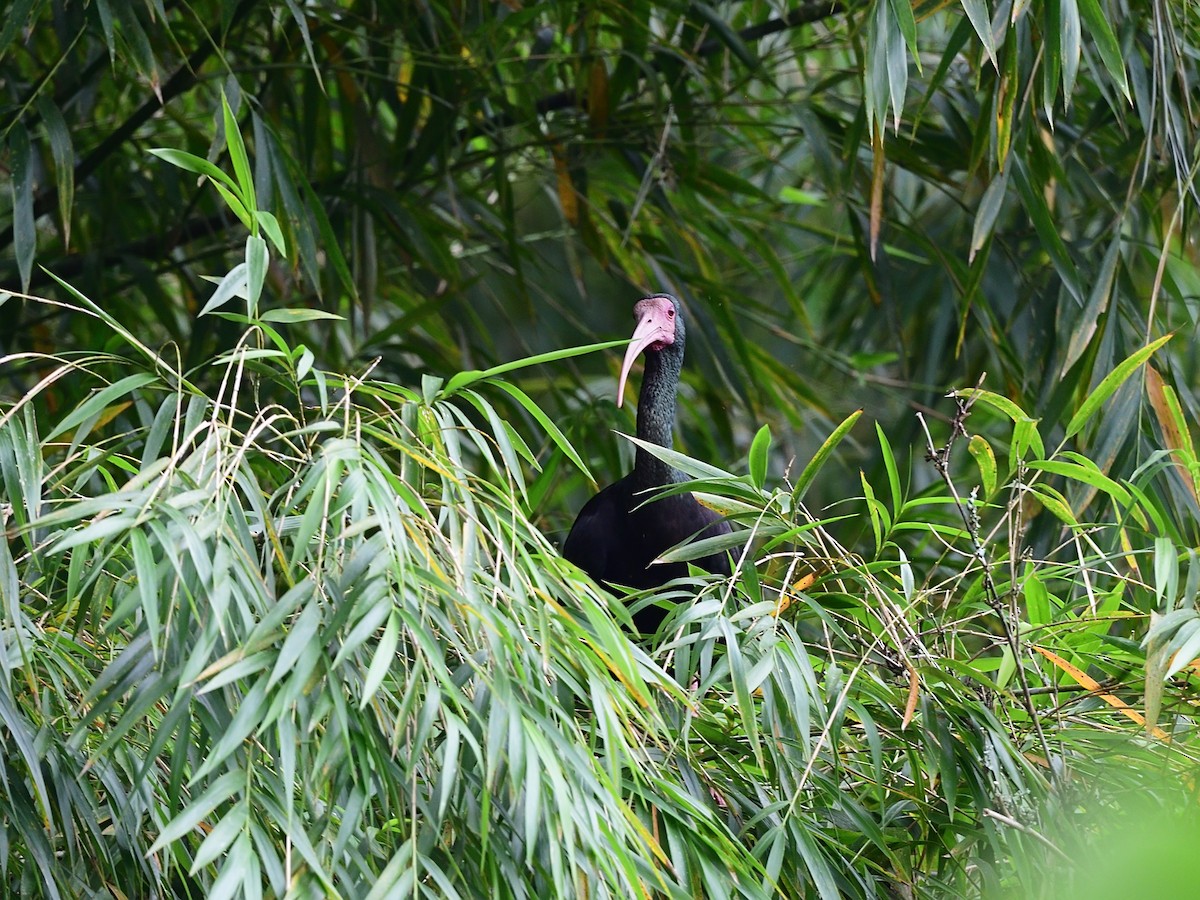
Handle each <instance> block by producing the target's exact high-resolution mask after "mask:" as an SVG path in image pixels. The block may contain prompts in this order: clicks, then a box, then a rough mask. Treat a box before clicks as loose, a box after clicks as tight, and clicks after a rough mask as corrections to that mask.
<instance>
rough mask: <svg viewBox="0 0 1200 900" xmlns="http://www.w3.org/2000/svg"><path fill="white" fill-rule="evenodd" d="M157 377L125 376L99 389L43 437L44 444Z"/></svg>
mask: <svg viewBox="0 0 1200 900" xmlns="http://www.w3.org/2000/svg"><path fill="white" fill-rule="evenodd" d="M158 380H159V379H158V376H157V375H153V374H151V373H149V372H138V373H137V374H135V375H126V376H125V377H124V378H122V379H121V380H120V381H115V382H113V383H112V384H110V385H108V386H107V387H105V388H102V389H100V390H99V391H97V392H96V393H94V394H92V395H91V396H90V397H89V398H88V399H87V400H86V401H84V402H83V403H81V404H80V405H79V406H77V407H75V409H73V410H71V412H70V413H68V414H67V415H66V416H64V417H63V419H62V420H61V421H60V422H59V423H58V424H57V425H56V426H55V427H54V428H52V429H51V430H50V432H49V434H47V435H46V437H45V442H46V443H49V442H50V441H53V440H54V439H55V438H56V437H58V436H59V435H62V434H66V433H67V432H68V431H72V430H73V429H75V428H78V427H79V426H80V425H82V424H83V423H84V422H86V421H87V420H88V419H90V418H92V417H93V416H98V415H100V414H101V413H102V412H103V411H104V410H105V409H106V408H108V407H109V406H110V405H112V404H113V403H114V402H116V401H117V400H118V399H123V398H124V397H125V396H126V395H128V394H132V393H133V392H134V391H136V390H138V389H139V388H143V387H145V386H146V385H148V384H153V383H154V382H156V381H158Z"/></svg>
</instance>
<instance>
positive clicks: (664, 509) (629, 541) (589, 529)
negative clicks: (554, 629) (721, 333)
mask: <svg viewBox="0 0 1200 900" xmlns="http://www.w3.org/2000/svg"><path fill="white" fill-rule="evenodd" d="M634 315H635V317H636V318H637V320H638V325H637V329H636V330H635V331H634V333H633V338H632V339H631V340H630V343H629V349H628V350H627V351H626V353H625V360H624V362H623V364H622V366H621V377H620V383H619V387H618V391H617V405H618V406H619V405H621V402H622V401H623V399H624V395H625V381H626V378H627V377H628V375H629V370H630V368H632V366H633V363H634V361H635V360H636V359H637V357H638V356H639V355H640V354H641V353H642V352H643V351H644V352H645V355H646V371H645V374H644V375H643V377H642V390H641V394H640V395H639V398H638V413H637V435H638V437H639V438H641V439H642V440H644V441H646V442H648V443H654V444H658V445H660V446H662V447H670V446H671V444H672V430H673V428H674V425H675V392H676V389H677V387H678V385H679V373H680V370H681V369H682V367H683V349H684V343H685V329H684V323H683V310H682V308H681V307H680V305H679V301H678V300H676V299H675V298H674V297H672V296H670V295H669V294H655V295H654V296H651V297H647V298H645V299H644V300H641V301H639V302H638V304H637V305H636V306H635V307H634ZM685 480H686V478H685V477H684V476H683V474H682V473H680V472H679V471H678V470H676V469H675V468H673V467H672V466H669V465H668V464H666V463H665V462H663V461H662V460H660V459H658V458H657V457H655V456H654V455H652V454H651V453H649V452H647V451H645V450H643V449H641V448H640V447H639V448H638V450H637V456H636V459H635V461H634V466H633V471H632V472H630V473H629V474H628V475H626V476H625V477H624V478H622V479H621V480H619V481H617V482H615V483H613V484H611V485H609V486H608V487H606V488H605V489H604V490H602V491H601V492H600V493H598V494H597V495H596V496H595V497H593V498H592V499H591V500H589V501H588V502H587V503H586V504H585V505H584V507H583V509H582V510H580V512H579V516H578V517H577V518H576V519H575V524H574V525H573V526H572V527H571V532H570V534H568V535H567V540H566V543H565V544H563V555H564V556H565V557H566V558H567V559H569V560H570V561H571V562H573V563H575V564H576V565H577V566H579V567H580V568H581V569H583V570H584V571H585V572H587V573H588V574H589V575H590V576H592V578H594V579H595V580H596V581H599V582H601V583H604V584H606V585H609V586H611V585H624V586H625V587H630V588H636V589H639V590H642V589H646V588H655V587H659V586H661V585H663V584H666V583H667V582H668V581H670V580H671V579H673V578H679V577H682V576H684V575H687V563H665V564H659V565H652V563H653V561H654V560H655V559H657V558H658V557H659V556H660V555H661V554H662V553H664V552H666V551H667V550H669V549H670V548H671V547H674V546H675V545H676V544H679V543H682V542H683V541H686V540H688V539H694V538H708V537H715V536H716V535H721V534H728V533H729V532H730V527H729V523H728V522H726V521H724V520H723V519H722V518H721V516H719V515H718V514H717V513H715V512H713V511H712V510H711V509H708V508H707V507H705V506H701V505H700V503H698V502H697V501H696V498H695V497H693V496H692V495H691V494H690V493H683V494H677V495H674V496H670V497H662V498H660V499H657V500H651V501H650V502H647V501H648V500H650V498H651V497H653V496H654V493H655V491H656V490H657V489H660V488H662V487H665V486H667V485H670V484H676V483H679V482H682V481H685ZM695 563H696V565H698V566H700V567H701V568H703V569H705V570H707V571H709V572H712V573H714V574H720V575H728V574H729V573H730V562H729V555H728V553H725V552H722V553H716V554H712V555H710V556H705V557H702V558H701V559H698V560H695ZM665 616H666V613H665V612H664V610H663V609H662V608H660V607H657V606H649V607H646V608H644V609H642V610H641V611H640V612H638V614H637V615H635V616H634V625H635V626H636V627H637V628H638V630H639V631H641V632H642V633H645V634H649V633H653V632H655V631H657V630H658V627H659V625H661V624H662V621H663V619H664V618H665Z"/></svg>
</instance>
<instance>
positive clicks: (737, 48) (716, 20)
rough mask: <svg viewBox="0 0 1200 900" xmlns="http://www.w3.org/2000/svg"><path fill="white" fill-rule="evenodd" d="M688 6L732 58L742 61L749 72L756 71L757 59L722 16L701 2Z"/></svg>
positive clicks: (692, 2) (699, 0) (694, 0)
mask: <svg viewBox="0 0 1200 900" xmlns="http://www.w3.org/2000/svg"><path fill="white" fill-rule="evenodd" d="M690 6H691V8H692V9H693V10H695V11H696V13H697V15H699V16H700V18H701V19H703V20H704V22H705V24H707V25H708V26H709V27H710V28H711V29H712V30H713V31H714V32H715V33H716V35H717V39H718V40H719V41H720V42H721V43H722V44H724V45H725V46H726V47H728V48H729V49H730V51H731V52H732V53H733V55H734V56H736V57H737V58H738V59H739V60H741V61H742V65H744V66H745V67H746V68H747V69H750V70H751V71H754V70H757V69H758V67H759V61H758V57H757V56H756V55H755V54H754V51H753V50H751V49H750V48H749V47H748V46H746V42H745V41H743V40H742V38H741V36H740V35H738V33H737V32H736V31H735V30H734V29H733V28H731V27H730V25H729V23H728V22H726V21H725V18H724V16H722V15H721V14H720V13H719V12H717V11H716V10H715V9H713V8H712V7H711V6H709V5H708V4H707V3H703V2H701V0H691V4H690Z"/></svg>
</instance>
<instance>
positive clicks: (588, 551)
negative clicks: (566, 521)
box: [562, 485, 618, 581]
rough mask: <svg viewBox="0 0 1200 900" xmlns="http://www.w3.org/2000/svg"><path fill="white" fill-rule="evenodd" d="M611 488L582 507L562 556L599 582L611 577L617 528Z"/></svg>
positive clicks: (564, 544)
mask: <svg viewBox="0 0 1200 900" xmlns="http://www.w3.org/2000/svg"><path fill="white" fill-rule="evenodd" d="M611 491H612V486H611V485H610V486H609V487H607V488H605V489H604V490H602V491H601V492H600V493H598V494H597V495H596V496H594V497H593V498H592V499H591V500H589V501H588V502H587V503H585V504H584V505H583V509H581V510H580V511H579V515H578V517H577V518H576V519H575V524H574V525H572V526H571V531H570V533H569V534H568V535H567V539H566V541H565V542H564V543H563V548H562V553H563V556H565V557H566V558H567V559H569V560H570V561H571V562H573V563H575V565H577V566H579V568H581V569H583V571H585V572H587V573H588V574H589V575H591V576H592V578H593V579H595V580H596V581H603V580H604V578H605V576H606V574H607V573H608V548H609V542H610V541H611V540H612V535H613V534H614V533H615V532H616V529H617V527H618V525H617V522H616V516H615V510H616V505H615V503H614V499H613V497H612V494H611Z"/></svg>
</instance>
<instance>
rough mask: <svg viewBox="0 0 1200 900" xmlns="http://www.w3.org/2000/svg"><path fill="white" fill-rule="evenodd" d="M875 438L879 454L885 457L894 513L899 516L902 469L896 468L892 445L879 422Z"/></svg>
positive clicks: (901, 500)
mask: <svg viewBox="0 0 1200 900" xmlns="http://www.w3.org/2000/svg"><path fill="white" fill-rule="evenodd" d="M875 437H876V439H877V440H878V441H879V452H880V454H881V455H882V456H883V466H884V468H885V469H886V470H887V477H888V489H889V490H890V491H891V495H892V513H893V515H895V514H898V513H899V511H900V506H901V504H902V503H903V499H902V496H901V493H900V469H899V468H898V467H897V466H896V455H895V454H894V453H893V452H892V445H891V444H890V443H889V442H888V439H887V435H885V434H884V433H883V426H882V425H880V424H879V422H876V423H875Z"/></svg>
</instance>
